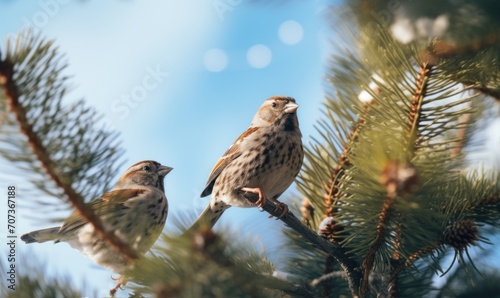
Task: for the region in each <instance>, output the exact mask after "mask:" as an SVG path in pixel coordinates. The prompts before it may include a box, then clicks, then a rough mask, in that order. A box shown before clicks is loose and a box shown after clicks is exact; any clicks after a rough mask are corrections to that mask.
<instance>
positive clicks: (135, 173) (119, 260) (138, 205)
mask: <svg viewBox="0 0 500 298" xmlns="http://www.w3.org/2000/svg"><path fill="white" fill-rule="evenodd" d="M171 170H172V168H170V167H167V166H162V165H160V164H159V163H158V162H155V161H151V160H146V161H141V162H138V163H136V164H134V165H132V166H131V167H130V168H129V169H128V170H127V171H126V172H125V173H124V174H123V176H122V177H121V178H120V180H119V181H118V183H117V184H116V186H115V187H114V188H113V189H112V190H111V191H109V192H107V193H106V194H104V195H103V196H102V197H100V198H98V199H95V200H93V201H92V202H90V203H88V206H90V207H91V208H92V209H93V210H94V212H95V213H96V215H97V216H99V217H100V218H101V220H102V222H103V224H104V227H105V228H106V229H109V231H114V233H115V234H116V235H117V236H118V237H120V238H121V239H122V240H123V241H124V242H126V243H128V244H129V245H130V246H131V247H132V248H134V249H135V250H137V252H138V253H140V254H144V253H146V252H147V251H148V250H149V248H151V246H152V245H153V244H154V243H155V242H156V240H157V239H158V237H159V236H160V234H161V231H162V230H163V227H164V226H165V221H166V219H167V214H168V202H167V198H166V196H165V190H164V182H163V180H164V178H165V175H167V174H168V173H169V172H170V171H171ZM21 239H22V240H23V241H24V242H26V243H33V242H39V243H42V242H46V241H54V242H55V243H58V242H67V243H68V244H69V245H71V247H73V248H75V249H77V250H79V251H80V252H82V253H83V254H85V255H86V256H87V257H89V258H90V259H92V260H93V261H94V262H95V263H97V264H99V265H101V266H103V267H106V268H108V269H109V270H111V271H113V272H116V273H118V274H122V273H123V271H124V270H125V269H126V266H127V265H128V262H127V259H126V258H125V257H124V256H123V255H122V254H120V253H119V252H117V251H116V250H115V249H114V248H112V247H110V246H109V244H108V243H107V242H106V241H105V240H103V239H101V238H100V237H99V236H98V235H97V233H96V232H95V231H94V227H93V225H92V224H90V223H88V222H87V221H86V219H85V218H83V216H81V215H80V213H79V212H78V211H75V212H73V213H72V214H71V215H70V216H69V217H68V218H67V219H66V220H65V221H64V222H63V224H62V226H61V227H54V228H48V229H43V230H37V231H33V232H30V233H27V234H24V235H22V236H21ZM122 283H124V281H123V280H121V279H120V281H119V282H118V285H117V287H115V288H114V289H112V290H114V291H116V289H117V288H118V287H119V286H120V285H121V284H122Z"/></svg>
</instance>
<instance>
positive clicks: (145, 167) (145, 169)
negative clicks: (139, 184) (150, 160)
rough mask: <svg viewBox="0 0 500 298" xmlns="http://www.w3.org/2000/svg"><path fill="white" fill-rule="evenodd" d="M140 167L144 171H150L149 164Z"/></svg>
mask: <svg viewBox="0 0 500 298" xmlns="http://www.w3.org/2000/svg"><path fill="white" fill-rule="evenodd" d="M142 169H143V170H144V171H150V170H151V167H150V166H144V167H142Z"/></svg>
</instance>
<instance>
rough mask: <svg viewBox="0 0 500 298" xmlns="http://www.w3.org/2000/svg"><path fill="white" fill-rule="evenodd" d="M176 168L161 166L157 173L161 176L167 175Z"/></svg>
mask: <svg viewBox="0 0 500 298" xmlns="http://www.w3.org/2000/svg"><path fill="white" fill-rule="evenodd" d="M173 169H174V168H171V167H167V166H159V167H158V171H157V173H158V174H160V175H161V176H163V177H165V176H166V175H167V174H168V173H170V171H172V170H173Z"/></svg>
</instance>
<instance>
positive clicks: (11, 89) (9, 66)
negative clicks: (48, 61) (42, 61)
mask: <svg viewBox="0 0 500 298" xmlns="http://www.w3.org/2000/svg"><path fill="white" fill-rule="evenodd" d="M0 85H1V86H2V88H3V90H4V92H5V96H6V98H7V102H8V105H9V107H10V110H11V111H12V113H13V114H14V115H15V117H16V119H17V122H18V124H19V127H20V130H21V133H23V134H24V135H25V136H26V137H27V139H28V144H29V146H30V147H31V150H32V152H33V154H34V155H35V156H36V158H37V159H38V161H39V162H40V163H41V165H42V166H43V168H44V169H45V171H46V174H47V175H48V177H49V178H50V179H51V180H52V181H54V183H55V184H56V185H57V187H59V188H60V189H61V190H62V191H63V193H64V194H65V196H66V197H67V198H68V200H69V201H70V202H71V204H72V205H73V206H74V207H75V208H76V209H77V210H78V211H79V212H80V213H81V214H82V216H83V217H84V218H85V219H86V220H87V221H89V222H90V223H92V224H93V226H94V228H95V230H96V231H97V233H98V234H99V235H100V236H101V237H102V238H103V239H106V241H108V243H109V244H110V245H111V246H112V247H113V248H115V249H116V250H117V251H118V252H120V253H122V254H123V255H124V256H126V257H127V258H129V259H136V258H138V254H137V252H136V251H135V250H133V249H132V248H131V247H130V246H129V245H128V244H127V243H125V242H124V241H122V240H121V239H120V238H118V236H117V235H116V234H115V233H114V232H113V231H106V230H105V229H104V226H103V223H102V221H101V220H100V218H99V217H97V216H96V214H95V213H94V212H93V210H92V209H91V208H89V207H87V206H86V205H85V203H84V198H83V197H82V196H81V195H80V194H79V193H78V192H77V191H76V190H75V189H74V188H73V187H72V181H70V179H67V177H65V176H64V175H62V174H61V173H60V172H58V171H57V168H56V165H55V163H54V161H53V160H52V159H51V156H50V154H49V152H48V151H47V148H46V147H45V146H44V145H43V142H42V140H41V139H40V137H39V136H38V134H37V132H36V131H35V129H34V128H33V125H32V124H31V123H30V120H29V119H28V115H27V110H26V108H25V107H24V106H23V105H22V104H21V102H20V94H19V91H18V87H17V85H16V81H15V79H14V65H13V63H11V62H10V61H9V60H8V59H3V58H2V56H1V53H0Z"/></svg>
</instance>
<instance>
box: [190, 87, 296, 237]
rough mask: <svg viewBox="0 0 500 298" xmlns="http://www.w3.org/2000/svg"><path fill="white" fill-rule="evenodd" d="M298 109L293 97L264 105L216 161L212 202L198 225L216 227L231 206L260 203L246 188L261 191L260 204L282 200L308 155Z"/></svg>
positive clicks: (210, 183) (210, 189)
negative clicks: (247, 195) (246, 194)
mask: <svg viewBox="0 0 500 298" xmlns="http://www.w3.org/2000/svg"><path fill="white" fill-rule="evenodd" d="M297 108H298V105H297V104H296V103H295V99H293V98H291V97H282V96H275V97H271V98H269V99H267V100H266V101H265V102H264V103H263V104H262V106H261V107H260V108H259V110H258V111H257V113H256V114H255V116H254V118H253V120H252V123H251V124H250V127H249V128H248V129H247V130H246V131H245V132H244V133H243V134H241V135H240V136H239V137H238V138H237V139H236V141H235V142H234V143H233V145H231V147H229V149H228V150H227V151H226V153H225V154H224V155H223V156H222V157H221V158H220V159H219V161H218V162H217V163H216V164H215V166H214V168H213V170H212V172H211V173H210V176H209V178H208V181H207V185H206V187H205V189H204V190H203V192H202V194H201V196H202V197H204V196H207V195H209V194H211V198H210V203H209V204H208V206H207V207H206V208H205V210H204V211H203V213H202V214H201V215H200V216H199V218H198V219H197V221H196V222H195V223H194V224H193V226H192V227H193V228H194V227H197V226H198V225H199V224H200V223H201V222H204V221H206V222H209V223H210V224H211V225H212V226H213V225H214V224H215V223H216V222H217V220H218V219H219V218H220V216H221V215H222V213H223V212H224V210H226V209H227V208H229V207H231V206H237V207H255V205H254V204H252V203H250V202H249V201H248V200H246V199H245V198H244V197H243V196H242V192H241V191H242V190H244V191H248V192H253V193H255V194H258V195H259V201H258V204H257V205H260V206H262V204H264V202H265V200H266V199H270V200H272V201H274V202H275V203H277V204H278V205H281V204H282V203H280V202H278V201H277V199H278V197H279V196H280V195H281V194H282V193H283V192H284V191H285V190H286V189H287V188H288V187H289V186H290V185H291V184H292V182H293V181H294V179H295V177H296V176H297V174H298V173H299V170H300V168H301V166H302V160H303V157H304V152H303V148H302V141H301V137H302V135H301V133H300V129H299V123H298V119H297V114H296V110H297ZM283 205H284V204H283ZM285 207H286V205H285ZM287 209H288V207H286V208H285V209H284V211H283V214H285V213H286V211H287Z"/></svg>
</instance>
